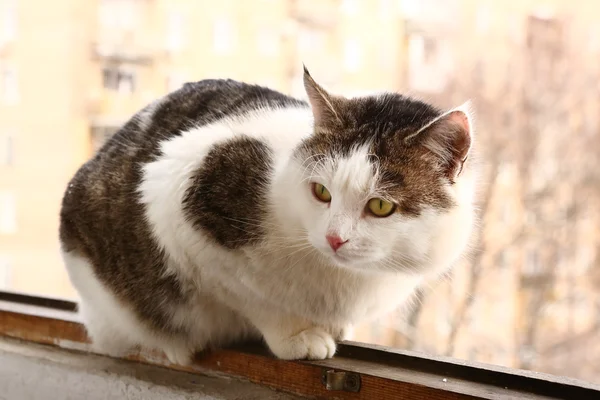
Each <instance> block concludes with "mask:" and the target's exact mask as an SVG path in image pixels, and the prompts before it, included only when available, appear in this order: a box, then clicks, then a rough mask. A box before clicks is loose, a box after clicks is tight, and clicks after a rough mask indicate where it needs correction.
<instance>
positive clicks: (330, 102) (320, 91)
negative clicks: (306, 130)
mask: <svg viewBox="0 0 600 400" xmlns="http://www.w3.org/2000/svg"><path fill="white" fill-rule="evenodd" d="M303 67H304V89H305V90H306V94H307V95H308V101H309V102H310V106H311V108H312V113H313V117H314V119H315V125H321V126H323V125H328V124H329V123H331V122H339V121H340V115H339V109H340V103H341V98H340V97H338V96H334V95H332V94H330V93H328V92H327V91H326V90H325V89H324V88H323V87H322V86H321V85H319V84H318V83H317V82H315V80H314V79H313V78H312V76H310V73H309V72H308V69H307V68H306V66H305V65H304V66H303Z"/></svg>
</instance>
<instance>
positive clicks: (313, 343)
mask: <svg viewBox="0 0 600 400" xmlns="http://www.w3.org/2000/svg"><path fill="white" fill-rule="evenodd" d="M269 347H270V348H271V351H272V352H273V354H275V356H277V357H278V358H281V359H283V360H303V359H308V360H323V359H325V358H331V357H333V355H334V354H335V342H334V340H333V337H332V336H331V335H330V334H329V333H328V332H326V331H325V330H323V329H321V328H310V329H307V330H304V331H302V332H300V333H299V334H297V335H295V336H292V337H289V338H286V339H282V340H279V341H277V342H275V343H269Z"/></svg>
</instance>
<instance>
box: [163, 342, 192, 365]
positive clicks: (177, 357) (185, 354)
mask: <svg viewBox="0 0 600 400" xmlns="http://www.w3.org/2000/svg"><path fill="white" fill-rule="evenodd" d="M163 351H164V352H165V355H166V356H167V358H168V359H169V362H170V363H171V364H178V365H190V364H192V361H193V358H194V357H193V356H194V353H193V352H192V351H191V350H190V349H188V348H187V347H185V346H183V345H173V346H168V347H164V348H163Z"/></svg>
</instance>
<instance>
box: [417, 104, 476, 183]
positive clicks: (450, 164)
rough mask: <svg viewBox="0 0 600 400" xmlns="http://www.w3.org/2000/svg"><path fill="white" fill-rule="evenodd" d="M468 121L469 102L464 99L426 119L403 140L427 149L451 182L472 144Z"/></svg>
mask: <svg viewBox="0 0 600 400" xmlns="http://www.w3.org/2000/svg"><path fill="white" fill-rule="evenodd" d="M472 120H473V112H472V110H471V103H470V102H466V103H464V104H463V105H461V106H460V107H457V108H455V109H452V110H450V111H448V112H446V113H444V114H442V115H440V116H439V117H438V118H436V119H434V120H433V121H431V122H429V123H428V124H427V125H425V126H424V127H422V128H421V129H419V131H418V132H416V133H414V134H412V135H410V136H408V137H407V138H406V139H405V142H406V143H407V144H409V145H414V144H419V145H422V146H424V147H425V148H427V149H428V150H429V151H430V152H431V153H432V154H433V155H434V157H435V158H436V160H437V161H438V162H439V165H440V168H441V169H442V171H443V172H444V174H445V175H446V176H447V178H448V179H449V180H450V181H451V182H454V180H455V179H456V178H457V177H458V176H459V175H460V173H461V172H462V170H463V166H464V164H465V162H466V161H467V158H468V157H469V152H470V150H471V146H472V144H473V123H472Z"/></svg>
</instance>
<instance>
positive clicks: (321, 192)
mask: <svg viewBox="0 0 600 400" xmlns="http://www.w3.org/2000/svg"><path fill="white" fill-rule="evenodd" d="M312 191H313V194H314V195H315V197H316V198H317V200H319V201H322V202H323V203H329V202H330V201H331V193H329V190H327V188H326V187H325V186H323V185H321V184H320V183H313V184H312Z"/></svg>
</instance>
